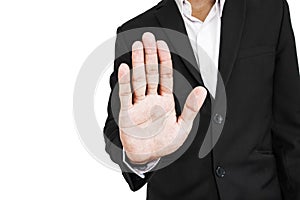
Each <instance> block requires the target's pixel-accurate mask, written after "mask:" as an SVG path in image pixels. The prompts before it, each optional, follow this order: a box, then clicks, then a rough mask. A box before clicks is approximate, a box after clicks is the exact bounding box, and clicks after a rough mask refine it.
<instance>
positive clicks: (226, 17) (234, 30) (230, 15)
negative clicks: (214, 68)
mask: <svg viewBox="0 0 300 200" xmlns="http://www.w3.org/2000/svg"><path fill="white" fill-rule="evenodd" d="M245 18H246V0H226V3H225V5H224V9H223V14H222V22H221V23H222V25H221V40H220V54H219V71H220V74H221V76H222V79H223V82H224V84H225V85H226V84H227V83H228V80H229V77H230V74H231V72H232V69H233V66H234V62H235V60H236V57H237V54H238V50H239V46H240V41H241V37H242V32H243V27H244V22H245Z"/></svg>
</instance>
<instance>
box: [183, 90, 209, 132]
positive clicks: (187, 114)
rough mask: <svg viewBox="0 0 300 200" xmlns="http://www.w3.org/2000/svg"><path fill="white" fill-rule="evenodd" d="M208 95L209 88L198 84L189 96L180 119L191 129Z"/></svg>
mask: <svg viewBox="0 0 300 200" xmlns="http://www.w3.org/2000/svg"><path fill="white" fill-rule="evenodd" d="M206 95H207V90H206V89H205V88H204V87H201V86H198V87H196V88H194V89H193V90H192V91H191V93H190V94H189V96H188V97H187V100H186V102H185V105H184V108H183V111H182V113H181V115H180V117H179V120H181V121H183V123H184V125H185V126H186V127H185V128H188V129H190V128H191V127H192V125H193V121H194V119H195V117H196V115H197V113H198V112H199V110H200V108H201V107H202V105H203V102H204V100H205V98H206ZM188 131H190V130H188Z"/></svg>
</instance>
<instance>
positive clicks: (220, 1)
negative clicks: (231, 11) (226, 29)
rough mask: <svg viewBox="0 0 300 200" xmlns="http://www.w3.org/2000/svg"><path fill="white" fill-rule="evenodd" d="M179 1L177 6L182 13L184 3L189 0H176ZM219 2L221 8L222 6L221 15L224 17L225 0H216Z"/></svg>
mask: <svg viewBox="0 0 300 200" xmlns="http://www.w3.org/2000/svg"><path fill="white" fill-rule="evenodd" d="M175 1H176V3H177V6H178V8H179V11H180V12H181V13H182V12H183V11H182V9H183V3H185V2H187V0H175ZM216 1H217V2H218V3H219V8H220V12H219V13H220V17H222V13H223V8H224V4H225V0H216Z"/></svg>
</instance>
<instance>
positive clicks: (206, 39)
mask: <svg viewBox="0 0 300 200" xmlns="http://www.w3.org/2000/svg"><path fill="white" fill-rule="evenodd" d="M175 2H176V4H177V6H178V9H179V11H180V13H181V15H182V18H183V21H184V24H185V28H186V31H187V34H188V37H189V40H190V42H191V46H192V48H193V51H194V55H195V58H196V61H197V64H198V67H199V69H200V73H201V77H202V79H203V82H204V85H205V87H206V88H207V89H208V91H209V93H210V94H211V95H212V97H213V98H215V92H216V85H217V76H218V60H219V49H220V35H221V16H222V12H223V7H224V3H225V0H216V3H215V4H214V5H213V7H212V8H211V10H210V12H209V14H208V15H207V17H206V18H205V20H204V21H200V20H199V19H198V18H196V17H193V16H192V6H191V4H190V2H188V1H187V0H175ZM125 158H126V155H125V151H124V149H123V162H124V163H125V164H126V165H127V166H128V167H129V168H130V169H131V170H132V171H133V172H134V173H136V174H137V175H138V176H140V177H141V178H144V177H145V176H144V173H146V172H148V171H150V170H151V169H153V168H154V167H155V166H156V164H157V163H158V162H159V159H157V160H154V161H152V162H150V163H148V164H146V165H145V166H143V167H140V168H137V167H132V166H131V165H130V164H129V163H128V162H126V159H125Z"/></svg>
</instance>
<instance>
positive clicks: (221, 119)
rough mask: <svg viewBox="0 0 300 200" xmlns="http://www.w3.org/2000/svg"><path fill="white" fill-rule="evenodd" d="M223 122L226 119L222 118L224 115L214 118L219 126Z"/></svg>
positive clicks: (216, 115) (217, 115)
mask: <svg viewBox="0 0 300 200" xmlns="http://www.w3.org/2000/svg"><path fill="white" fill-rule="evenodd" d="M223 120H224V118H223V117H222V115H220V114H215V116H214V121H215V123H217V124H222V122H223Z"/></svg>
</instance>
